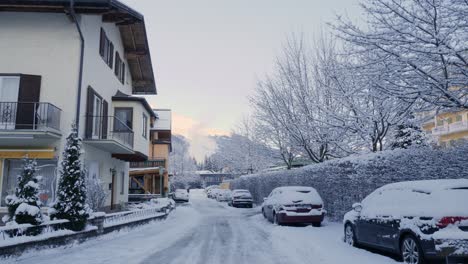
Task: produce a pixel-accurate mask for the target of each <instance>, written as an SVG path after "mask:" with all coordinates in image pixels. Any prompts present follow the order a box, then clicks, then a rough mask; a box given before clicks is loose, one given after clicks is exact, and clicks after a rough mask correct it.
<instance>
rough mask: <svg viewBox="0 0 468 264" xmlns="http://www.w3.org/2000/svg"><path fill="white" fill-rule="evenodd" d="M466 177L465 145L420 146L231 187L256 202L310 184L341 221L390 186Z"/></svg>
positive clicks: (250, 178) (248, 179)
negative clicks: (246, 192)
mask: <svg viewBox="0 0 468 264" xmlns="http://www.w3.org/2000/svg"><path fill="white" fill-rule="evenodd" d="M455 178H468V145H465V146H461V147H458V148H451V149H430V148H419V149H411V150H394V151H384V152H380V153H372V154H365V155H356V156H350V157H347V158H342V159H335V160H330V161H326V162H323V163H320V164H313V165H309V166H306V167H302V168H298V169H293V170H282V171H275V172H264V173H257V174H251V175H244V176H241V177H240V178H237V179H235V180H233V181H232V182H231V185H230V187H231V189H248V190H250V192H251V193H252V195H253V197H254V200H255V202H256V203H257V204H260V203H262V201H263V197H267V196H268V195H269V193H270V192H271V191H272V190H273V189H274V188H276V187H280V186H311V187H314V188H315V189H317V191H318V192H319V193H320V195H321V196H322V199H323V200H324V204H325V208H326V210H327V211H328V217H329V218H331V219H332V220H341V219H342V217H343V215H344V214H345V213H346V212H347V211H349V210H350V209H351V205H352V204H353V203H355V202H359V201H361V200H362V199H363V198H364V197H366V196H367V195H368V194H369V193H371V192H372V191H373V190H375V189H376V188H378V187H381V186H383V185H385V184H388V183H392V182H400V181H411V180H427V179H455Z"/></svg>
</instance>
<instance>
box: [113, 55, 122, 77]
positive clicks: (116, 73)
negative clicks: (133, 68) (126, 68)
mask: <svg viewBox="0 0 468 264" xmlns="http://www.w3.org/2000/svg"><path fill="white" fill-rule="evenodd" d="M120 63H121V62H120V54H119V52H118V51H117V52H116V53H115V68H114V74H115V76H117V77H118V76H119V72H120Z"/></svg>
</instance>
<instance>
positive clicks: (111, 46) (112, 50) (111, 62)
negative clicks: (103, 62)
mask: <svg viewBox="0 0 468 264" xmlns="http://www.w3.org/2000/svg"><path fill="white" fill-rule="evenodd" d="M108 60H109V61H107V64H108V65H109V67H111V69H112V64H113V63H114V44H112V42H111V43H110V45H109V57H108Z"/></svg>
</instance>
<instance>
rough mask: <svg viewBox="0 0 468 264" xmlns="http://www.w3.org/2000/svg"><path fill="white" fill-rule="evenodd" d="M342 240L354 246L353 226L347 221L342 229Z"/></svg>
mask: <svg viewBox="0 0 468 264" xmlns="http://www.w3.org/2000/svg"><path fill="white" fill-rule="evenodd" d="M344 241H345V243H346V244H348V245H350V246H353V247H354V246H356V244H357V243H356V236H355V233H354V227H353V225H351V224H350V223H347V224H346V225H345V230H344Z"/></svg>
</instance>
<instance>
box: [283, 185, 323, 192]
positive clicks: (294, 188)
mask: <svg viewBox="0 0 468 264" xmlns="http://www.w3.org/2000/svg"><path fill="white" fill-rule="evenodd" d="M275 190H279V191H295V192H301V191H304V192H310V191H316V190H315V189H314V188H313V187H308V186H283V187H277V188H275Z"/></svg>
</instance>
